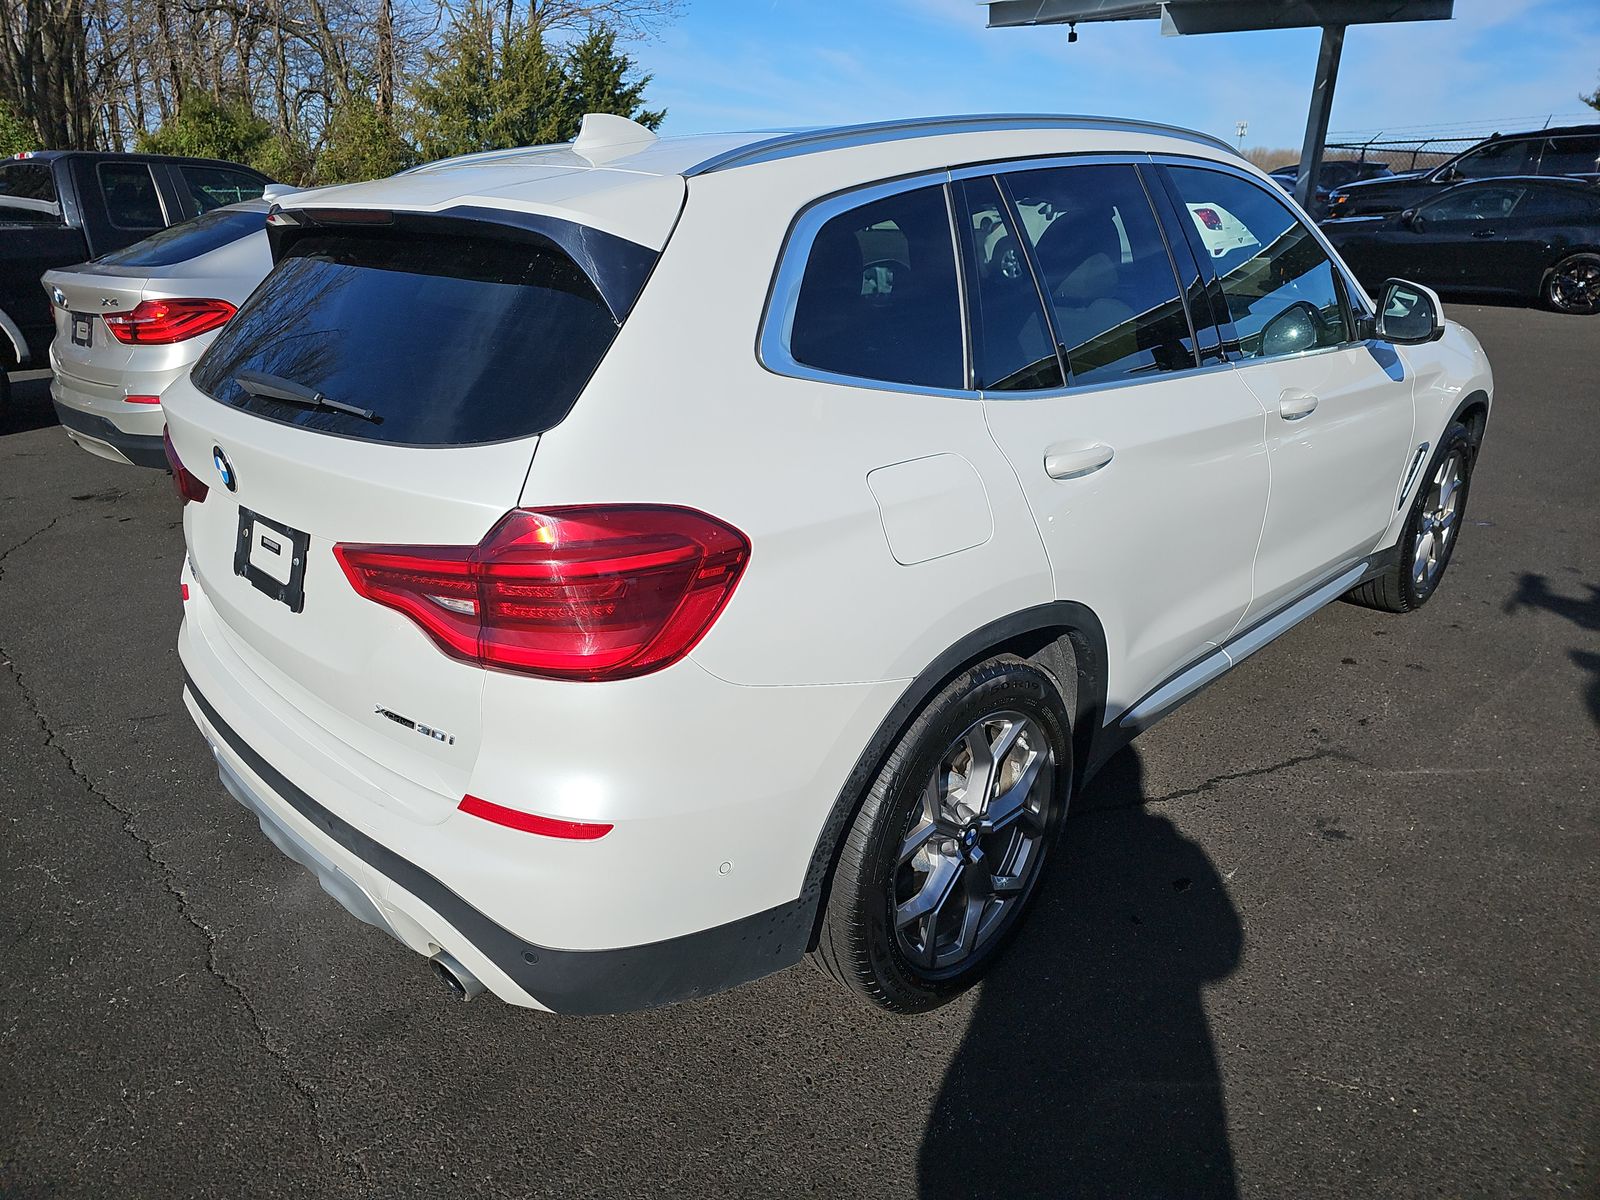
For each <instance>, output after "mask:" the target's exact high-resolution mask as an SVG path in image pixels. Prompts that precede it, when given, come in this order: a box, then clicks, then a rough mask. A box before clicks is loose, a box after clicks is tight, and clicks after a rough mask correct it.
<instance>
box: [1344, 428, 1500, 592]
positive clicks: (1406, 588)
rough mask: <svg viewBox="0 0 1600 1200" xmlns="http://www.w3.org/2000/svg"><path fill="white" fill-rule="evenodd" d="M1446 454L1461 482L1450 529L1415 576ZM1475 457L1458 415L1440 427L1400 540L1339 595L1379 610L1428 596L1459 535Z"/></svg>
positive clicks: (1441, 576) (1475, 449) (1468, 433)
mask: <svg viewBox="0 0 1600 1200" xmlns="http://www.w3.org/2000/svg"><path fill="white" fill-rule="evenodd" d="M1452 457H1454V458H1455V459H1456V460H1457V462H1458V463H1459V464H1460V472H1461V483H1460V488H1459V491H1458V494H1457V498H1456V503H1455V510H1454V524H1453V527H1452V530H1451V535H1450V537H1449V540H1448V541H1447V542H1446V543H1445V545H1444V549H1443V551H1442V553H1441V555H1440V558H1439V559H1438V561H1437V565H1436V567H1434V568H1433V569H1432V570H1429V571H1426V572H1425V573H1423V574H1422V575H1421V576H1419V575H1418V573H1417V572H1416V571H1415V569H1414V567H1415V564H1416V561H1417V548H1418V543H1419V539H1420V538H1421V537H1422V535H1423V533H1424V531H1425V530H1424V524H1425V522H1427V521H1428V520H1429V515H1428V514H1429V513H1430V512H1431V511H1433V509H1432V506H1434V505H1435V504H1436V503H1437V502H1438V500H1439V491H1440V489H1439V486H1438V482H1437V481H1438V479H1439V474H1440V472H1441V470H1442V469H1443V468H1444V465H1445V463H1446V461H1447V460H1449V459H1450V458H1452ZM1477 457H1478V447H1477V446H1476V445H1475V444H1474V443H1473V440H1472V431H1471V430H1469V429H1468V428H1467V427H1466V426H1465V425H1463V424H1462V423H1461V422H1459V421H1457V422H1456V423H1455V424H1453V425H1451V426H1450V428H1448V429H1446V430H1445V432H1444V437H1443V438H1442V439H1441V440H1440V442H1439V448H1438V450H1437V451H1435V452H1434V455H1433V458H1432V459H1430V460H1429V462H1428V467H1427V471H1426V473H1425V474H1424V475H1423V476H1422V482H1421V483H1419V484H1418V485H1417V494H1416V496H1414V497H1413V498H1412V501H1411V510H1410V512H1409V513H1407V514H1406V523H1405V525H1404V526H1402V527H1401V530H1400V540H1399V541H1398V542H1397V543H1396V544H1395V555H1394V561H1393V562H1392V563H1390V564H1389V566H1388V567H1387V568H1386V569H1385V570H1384V572H1383V574H1381V575H1378V576H1375V577H1374V578H1372V579H1369V580H1367V581H1366V582H1365V583H1362V584H1360V585H1359V586H1357V587H1355V588H1353V589H1351V590H1350V591H1348V592H1346V593H1345V595H1344V599H1345V600H1348V601H1349V602H1350V603H1351V604H1359V605H1361V606H1362V607H1363V608H1375V609H1377V610H1378V611H1380V612H1391V613H1407V612H1414V611H1415V610H1417V609H1419V608H1421V607H1422V606H1423V605H1424V604H1426V603H1427V602H1428V598H1429V597H1431V596H1432V595H1433V594H1434V592H1436V591H1438V590H1439V584H1440V582H1441V581H1442V580H1443V579H1444V573H1445V570H1446V568H1448V567H1449V565H1450V559H1451V557H1452V556H1453V555H1454V554H1455V549H1456V543H1457V542H1458V541H1460V540H1461V528H1462V525H1463V524H1464V522H1465V520H1466V514H1467V498H1468V495H1469V493H1470V492H1471V490H1472V468H1473V466H1474V464H1475V463H1476V462H1477Z"/></svg>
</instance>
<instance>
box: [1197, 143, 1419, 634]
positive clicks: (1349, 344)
mask: <svg viewBox="0 0 1600 1200" xmlns="http://www.w3.org/2000/svg"><path fill="white" fill-rule="evenodd" d="M1167 177H1168V180H1169V182H1170V184H1171V186H1172V188H1173V189H1174V191H1175V194H1176V197H1177V199H1178V200H1179V202H1180V208H1179V211H1180V212H1185V211H1186V212H1187V213H1188V214H1189V215H1190V217H1191V223H1190V226H1189V228H1187V229H1185V230H1184V231H1183V232H1184V235H1185V236H1186V237H1188V238H1190V239H1191V242H1192V244H1194V245H1195V246H1196V248H1197V251H1198V253H1199V254H1200V255H1201V256H1202V257H1204V258H1205V259H1206V260H1207V261H1208V262H1209V263H1210V264H1211V267H1212V270H1213V272H1214V274H1215V278H1216V284H1217V287H1218V289H1219V290H1220V293H1221V296H1222V304H1223V306H1224V308H1225V310H1226V312H1225V317H1226V320H1227V321H1228V323H1229V325H1230V328H1229V329H1228V331H1227V339H1226V340H1227V342H1228V350H1229V356H1230V358H1231V359H1232V360H1233V361H1234V362H1235V364H1236V368H1237V369H1236V374H1237V376H1238V379H1239V380H1240V381H1241V382H1242V383H1243V384H1244V385H1245V386H1247V387H1248V388H1249V390H1250V391H1251V392H1252V393H1253V394H1254V396H1255V398H1256V399H1257V400H1258V401H1260V404H1261V407H1262V408H1263V409H1265V410H1266V445H1267V452H1268V458H1269V461H1270V464H1271V470H1272V485H1271V499H1270V501H1269V502H1268V505H1267V518H1266V525H1265V528H1264V529H1263V530H1262V535H1261V548H1260V550H1259V551H1258V552H1257V553H1256V558H1255V583H1254V588H1253V595H1252V598H1251V601H1250V608H1249V611H1248V612H1247V613H1246V615H1245V619H1244V624H1246V625H1248V624H1251V623H1253V622H1254V621H1255V620H1256V619H1257V618H1259V617H1262V616H1265V615H1267V614H1268V613H1270V612H1272V611H1273V610H1274V609H1277V608H1281V607H1282V606H1283V605H1284V604H1286V603H1288V602H1289V601H1291V600H1293V599H1295V598H1297V597H1298V596H1299V595H1301V594H1303V593H1305V592H1307V591H1309V590H1311V589H1313V588H1314V587H1315V586H1316V585H1317V584H1318V583H1321V582H1324V581H1326V580H1327V579H1328V578H1329V577H1330V576H1331V575H1333V574H1334V573H1336V572H1337V571H1338V570H1339V569H1340V568H1341V567H1346V566H1349V565H1351V564H1352V563H1354V562H1355V561H1357V560H1359V559H1361V558H1363V557H1365V556H1366V555H1368V554H1369V553H1371V552H1372V551H1373V550H1374V549H1376V548H1377V542H1378V540H1379V538H1380V537H1381V536H1382V535H1383V533H1384V531H1385V530H1386V529H1387V528H1388V526H1389V524H1390V522H1391V520H1392V519H1393V516H1394V512H1395V504H1396V500H1397V491H1398V488H1399V483H1400V478H1401V475H1402V473H1403V472H1404V470H1405V467H1406V463H1407V461H1408V458H1409V457H1410V454H1411V451H1412V444H1411V427H1412V402H1411V380H1409V379H1408V378H1406V371H1405V364H1404V361H1403V360H1402V359H1401V358H1400V356H1399V355H1398V354H1396V353H1395V352H1394V351H1393V349H1392V348H1391V347H1389V346H1387V345H1381V344H1377V343H1373V344H1370V345H1369V344H1368V343H1366V342H1361V341H1357V340H1356V339H1355V336H1354V330H1353V321H1352V315H1351V311H1350V306H1349V304H1348V303H1347V287H1346V285H1345V283H1344V281H1343V278H1342V276H1341V274H1340V273H1339V271H1338V270H1337V268H1336V267H1335V265H1334V263H1333V261H1332V259H1330V258H1329V256H1328V254H1327V251H1326V250H1325V249H1324V248H1323V246H1322V243H1321V242H1319V241H1318V240H1317V239H1316V237H1315V236H1314V235H1313V234H1312V233H1311V231H1310V230H1309V229H1307V228H1306V227H1305V226H1304V225H1303V224H1301V222H1300V221H1299V220H1298V219H1297V218H1296V217H1295V215H1294V213H1293V212H1292V211H1291V210H1290V209H1289V208H1288V206H1287V205H1285V204H1284V203H1283V202H1282V201H1281V200H1279V199H1278V198H1277V197H1276V196H1274V195H1273V194H1272V193H1271V192H1270V191H1268V190H1267V189H1266V188H1264V187H1262V186H1260V185H1259V184H1257V183H1256V182H1255V181H1254V180H1252V179H1250V178H1248V177H1246V176H1245V175H1243V174H1242V173H1241V174H1234V173H1231V172H1226V171H1220V170H1213V169H1210V168H1205V167H1199V166H1170V167H1168V168H1167ZM1180 221H1181V218H1180Z"/></svg>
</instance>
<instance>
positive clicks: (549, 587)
mask: <svg viewBox="0 0 1600 1200" xmlns="http://www.w3.org/2000/svg"><path fill="white" fill-rule="evenodd" d="M333 553H334V556H335V557H336V558H337V559H338V560H339V565H340V567H342V568H343V570H344V573H345V577H346V578H347V579H349V580H350V586H351V587H353V588H355V590H356V591H357V592H358V593H360V594H361V595H362V596H365V597H366V598H367V599H369V600H372V601H374V602H375V603H378V604H382V605H385V606H386V607H388V608H392V609H394V610H395V611H397V612H400V613H403V614H404V615H405V616H407V617H409V618H410V619H411V620H413V621H415V622H416V623H417V625H419V626H420V627H421V628H422V630H423V632H424V633H426V634H427V635H428V636H429V637H430V638H432V639H433V641H434V643H435V644H436V645H437V646H438V647H439V648H440V649H441V650H443V651H444V652H445V653H446V654H449V655H451V656H453V657H455V658H459V659H463V660H466V661H468V662H475V663H478V664H479V665H481V666H486V667H497V668H500V669H502V670H508V671H521V672H526V673H528V674H532V675H544V676H549V677H551V678H556V679H586V680H601V679H626V678H628V677H630V676H634V675H644V674H647V673H649V672H651V671H659V670H660V669H661V668H663V667H666V666H669V665H671V664H672V663H675V662H677V661H678V660H679V659H680V658H682V657H683V656H684V655H685V654H688V653H689V651H690V650H692V649H693V648H694V646H695V644H696V643H697V642H699V640H700V639H701V637H703V636H704V635H705V632H706V630H708V629H709V628H711V623H712V622H713V621H715V620H716V618H717V615H718V614H719V613H720V612H721V611H722V609H723V607H724V606H725V605H726V604H727V603H728V599H729V597H730V596H732V595H733V589H734V587H735V585H737V583H738V582H739V576H740V575H741V574H742V573H743V571H744V567H745V563H746V562H748V561H749V558H750V543H749V541H748V540H747V539H746V538H745V536H744V534H742V533H740V532H739V531H738V530H737V529H734V528H733V527H732V526H731V525H726V524H724V523H723V522H721V521H718V520H717V519H715V518H714V517H708V516H707V515H706V514H705V513H701V512H695V511H694V510H693V509H687V508H668V507H655V506H650V505H584V506H580V507H573V508H549V509H544V510H541V511H539V512H534V511H531V510H529V509H524V508H518V509H513V510H512V511H511V512H509V513H507V514H506V515H505V516H504V517H502V518H501V519H500V520H499V522H497V523H496V525H495V527H494V528H493V529H491V530H490V531H489V532H488V534H487V535H486V536H485V537H484V539H483V541H481V542H479V543H478V544H477V545H476V546H363V545H344V544H341V545H337V546H335V547H334V548H333Z"/></svg>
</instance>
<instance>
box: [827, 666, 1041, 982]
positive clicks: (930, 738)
mask: <svg viewBox="0 0 1600 1200" xmlns="http://www.w3.org/2000/svg"><path fill="white" fill-rule="evenodd" d="M1071 780H1072V739H1071V722H1070V719H1069V718H1068V715H1067V711H1066V706H1065V705H1064V704H1063V702H1062V699H1061V693H1060V691H1059V690H1058V688H1057V687H1056V684H1055V682H1054V681H1053V680H1052V679H1051V677H1050V676H1049V675H1048V674H1046V673H1045V672H1044V671H1043V670H1041V669H1040V668H1039V667H1037V666H1035V665H1033V664H1032V663H1029V662H1026V661H1024V660H1022V659H1020V658H1013V657H1010V656H1006V657H1000V658H995V659H991V660H989V661H988V662H985V663H981V664H979V665H978V666H975V667H972V668H971V669H969V670H967V671H965V672H963V673H962V674H961V675H960V676H958V677H957V678H955V679H954V680H952V681H951V682H950V683H949V684H948V685H946V686H945V688H944V689H943V690H942V691H941V692H939V694H938V695H937V696H935V697H934V698H933V699H932V700H931V701H929V702H928V704H927V706H926V707H925V708H924V709H923V710H922V712H921V714H920V715H919V716H918V717H917V719H916V720H915V721H914V722H913V723H912V724H911V727H910V728H909V729H907V730H906V732H905V733H904V734H903V735H902V736H901V738H900V740H899V741H898V742H897V743H896V745H895V747H894V749H893V751H892V752H891V753H890V755H889V757H888V759H887V760H886V762H885V763H884V766H883V768H882V770H881V771H880V772H879V774H878V776H877V778H876V779H875V780H874V781H873V784H872V787H871V788H870V790H869V791H868V793H867V796H866V798H865V800H864V801H863V803H862V806H861V811H860V812H859V813H858V814H857V816H856V818H855V821H854V822H853V824H852V825H851V827H850V831H849V833H848V834H847V836H846V839H845V844H844V846H843V848H842V850H841V852H840V858H839V865H838V869H837V871H836V872H835V874H834V880H833V886H832V889H831V890H830V892H829V896H828V904H827V910H826V913H825V914H824V917H823V924H822V931H821V935H820V937H819V940H818V946H817V952H816V957H817V960H818V962H819V964H820V965H821V966H822V967H823V969H824V970H825V971H827V972H828V973H829V974H830V975H832V976H833V977H834V978H835V979H836V980H838V981H839V982H840V983H842V984H844V985H845V986H846V987H848V988H850V989H851V990H852V991H854V992H855V993H856V994H857V995H859V996H860V997H862V999H864V1000H866V1001H867V1002H868V1003H870V1004H873V1005H876V1006H878V1007H880V1008H885V1009H888V1010H889V1011H891V1012H924V1011H926V1010H928V1009H932V1008H937V1007H938V1006H939V1005H941V1004H944V1003H946V1002H947V1001H949V1000H951V999H953V998H954V997H956V996H957V995H959V994H960V993H961V992H963V991H965V990H966V989H967V988H969V987H971V986H972V985H973V984H974V983H976V982H977V981H978V980H979V979H980V978H981V977H982V976H983V974H984V973H985V972H986V971H987V970H988V968H989V967H990V966H991V965H992V964H993V962H994V960H995V958H996V956H997V955H998V953H999V951H1000V949H1001V947H1002V946H1003V945H1004V944H1005V942H1006V941H1007V939H1008V938H1009V937H1010V936H1011V935H1012V934H1013V933H1014V932H1015V930H1016V928H1017V925H1018V922H1019V921H1020V919H1021V917H1022V914H1023V911H1024V909H1025V908H1026V907H1027V904H1028V901H1029V900H1030V899H1031V898H1032V896H1033V894H1034V892H1035V890H1036V888H1037V886H1038V883H1039V879H1040V876H1041V874H1042V871H1043V868H1044V861H1045V857H1046V855H1047V853H1048V851H1049V849H1050V846H1051V843H1052V842H1053V841H1054V840H1055V838H1056V836H1057V833H1058V830H1059V828H1060V825H1061V820H1062V817H1063V816H1064V815H1065V812H1066V807H1067V799H1068V794H1069V792H1070V789H1071Z"/></svg>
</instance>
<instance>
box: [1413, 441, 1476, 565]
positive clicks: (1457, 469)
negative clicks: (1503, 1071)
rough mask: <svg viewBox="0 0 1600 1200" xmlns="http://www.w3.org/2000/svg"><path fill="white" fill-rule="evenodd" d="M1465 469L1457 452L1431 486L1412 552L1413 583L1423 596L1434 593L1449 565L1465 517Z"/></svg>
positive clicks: (1424, 502)
mask: <svg viewBox="0 0 1600 1200" xmlns="http://www.w3.org/2000/svg"><path fill="white" fill-rule="evenodd" d="M1465 468H1466V459H1465V458H1464V456H1463V455H1462V453H1461V451H1460V450H1454V451H1452V452H1451V453H1450V454H1449V455H1448V456H1446V458H1445V460H1444V461H1443V462H1442V463H1440V464H1439V469H1438V470H1437V471H1435V472H1434V475H1433V481H1432V482H1431V483H1430V484H1429V486H1428V497H1427V499H1426V500H1424V501H1423V507H1422V512H1421V514H1420V516H1419V519H1418V522H1417V535H1416V541H1415V542H1414V544H1413V546H1412V552H1411V582H1412V584H1413V586H1414V587H1415V588H1416V590H1417V592H1418V593H1419V594H1426V593H1427V592H1429V591H1431V590H1432V589H1433V586H1434V584H1436V583H1437V582H1438V581H1439V576H1440V574H1441V573H1442V572H1443V571H1444V568H1445V563H1446V562H1448V561H1449V558H1450V549H1451V546H1452V545H1453V543H1454V541H1455V536H1456V529H1457V524H1458V522H1459V520H1460V517H1461V500H1462V491H1461V490H1462V487H1463V486H1464V485H1465V483H1466V473H1465Z"/></svg>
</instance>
